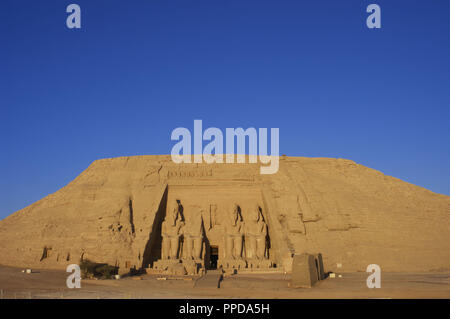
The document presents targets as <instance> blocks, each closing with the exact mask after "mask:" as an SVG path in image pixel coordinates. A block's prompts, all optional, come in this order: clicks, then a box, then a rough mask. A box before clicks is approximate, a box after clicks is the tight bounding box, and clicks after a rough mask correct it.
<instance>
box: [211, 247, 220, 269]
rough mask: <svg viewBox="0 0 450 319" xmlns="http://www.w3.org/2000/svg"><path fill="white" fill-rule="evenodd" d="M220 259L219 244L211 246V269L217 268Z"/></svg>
mask: <svg viewBox="0 0 450 319" xmlns="http://www.w3.org/2000/svg"><path fill="white" fill-rule="evenodd" d="M218 259H219V246H211V247H210V251H209V269H217V260H218Z"/></svg>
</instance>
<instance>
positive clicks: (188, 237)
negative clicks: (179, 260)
mask: <svg viewBox="0 0 450 319" xmlns="http://www.w3.org/2000/svg"><path fill="white" fill-rule="evenodd" d="M202 214H203V211H202V209H201V208H198V207H192V208H191V209H189V210H188V211H187V212H186V224H185V227H184V232H183V235H184V247H183V249H184V257H185V258H186V259H193V260H200V259H201V258H202V247H203V217H202Z"/></svg>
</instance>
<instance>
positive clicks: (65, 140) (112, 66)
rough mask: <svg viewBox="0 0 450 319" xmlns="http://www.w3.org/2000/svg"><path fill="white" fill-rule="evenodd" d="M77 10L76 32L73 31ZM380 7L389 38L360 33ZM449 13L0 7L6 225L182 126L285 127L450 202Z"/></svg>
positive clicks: (357, 2)
mask: <svg viewBox="0 0 450 319" xmlns="http://www.w3.org/2000/svg"><path fill="white" fill-rule="evenodd" d="M70 3H77V4H79V5H80V7H81V10H82V28H81V29H80V30H74V29H72V30H70V29H68V28H67V27H66V24H65V21H66V17H67V15H68V14H67V13H66V6H67V5H69V4H70ZM370 3H377V4H379V5H380V6H381V10H382V28H381V29H378V30H373V29H372V30H370V29H368V28H367V27H366V25H365V20H366V18H367V16H368V14H367V13H366V10H365V9H366V7H367V5H368V4H370ZM449 9H450V2H449V1H444V0H442V1H439V0H435V1H429V0H420V1H418V0H409V1H402V0H395V1H392V0H390V1H384V0H383V1H381V0H373V1H362V0H346V1H335V0H328V1H320V0H319V1H313V0H309V1H299V0H295V1H294V0H292V1H287V0H277V1H275V0H271V1H265V0H259V1H250V0H239V1H237V0H227V1H225V0H220V1H219V0H190V1H186V0H181V1H171V0H130V1H125V0H121V1H116V0H108V1H101V0H96V1H92V0H90V1H87V0H71V1H63V0H53V1H50V0H46V1H21V0H3V1H1V3H0V37H1V38H0V40H1V51H0V58H1V59H0V112H1V113H0V143H1V144H0V145H1V149H2V156H1V157H0V174H1V175H0V176H1V178H0V218H4V217H6V216H7V215H9V214H11V213H12V212H14V211H16V210H18V209H21V208H23V207H25V206H27V205H29V204H31V203H33V202H35V201H37V200H39V199H41V198H42V197H44V196H46V195H48V194H49V193H53V192H55V191H57V190H58V189H59V188H61V187H63V186H64V185H66V184H67V183H69V182H70V181H71V180H73V179H74V178H75V177H76V176H77V175H78V174H79V173H81V172H82V171H83V170H84V169H86V168H87V167H88V166H89V164H90V163H91V162H92V161H94V160H96V159H99V158H105V157H115V156H130V155H144V154H169V153H170V150H171V148H172V146H173V145H174V142H172V141H171V140H170V134H171V132H172V130H173V129H174V128H176V127H180V126H181V127H187V128H190V129H192V128H193V120H194V119H202V120H203V126H204V127H211V126H215V127H218V128H221V129H223V130H225V128H226V127H244V128H247V127H255V128H260V127H269V128H271V127H278V128H280V153H282V154H287V155H291V156H308V157H338V158H347V159H352V160H354V161H356V162H358V163H360V164H363V165H366V166H369V167H372V168H375V169H377V170H380V171H382V172H383V173H385V174H388V175H392V176H395V177H398V178H401V179H403V180H405V181H408V182H411V183H414V184H416V185H420V186H423V187H426V188H428V189H430V190H432V191H435V192H438V193H443V194H447V195H450V170H449V162H450V151H449V138H450V126H449V117H450V37H449V36H450V19H449V12H450V10H449Z"/></svg>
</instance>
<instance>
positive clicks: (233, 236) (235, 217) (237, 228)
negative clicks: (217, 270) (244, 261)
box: [225, 204, 244, 259]
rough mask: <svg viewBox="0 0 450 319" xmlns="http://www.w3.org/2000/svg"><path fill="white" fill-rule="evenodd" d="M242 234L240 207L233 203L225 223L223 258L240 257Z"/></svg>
mask: <svg viewBox="0 0 450 319" xmlns="http://www.w3.org/2000/svg"><path fill="white" fill-rule="evenodd" d="M243 234H244V222H243V221H242V217H241V214H240V208H239V205H237V204H234V205H233V208H232V209H231V210H230V211H229V213H228V220H227V222H226V223H225V239H226V241H225V245H226V250H225V251H226V254H225V258H227V259H240V258H241V257H242V242H243Z"/></svg>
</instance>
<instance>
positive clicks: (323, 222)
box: [0, 155, 450, 271]
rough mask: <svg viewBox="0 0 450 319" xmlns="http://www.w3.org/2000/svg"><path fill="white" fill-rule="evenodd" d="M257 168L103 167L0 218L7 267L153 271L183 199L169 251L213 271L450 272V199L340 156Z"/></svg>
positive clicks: (139, 162)
mask: <svg viewBox="0 0 450 319" xmlns="http://www.w3.org/2000/svg"><path fill="white" fill-rule="evenodd" d="M259 167H260V166H259V164H210V165H208V164H174V163H173V162H172V161H171V159H170V156H165V155H164V156H135V157H120V158H112V159H102V160H97V161H95V162H93V163H92V164H91V165H90V166H89V167H88V168H87V169H86V170H85V171H84V172H83V173H81V174H80V175H79V176H78V177H77V178H76V179H75V180H74V181H72V182H71V183H69V184H68V185H67V186H65V187H64V188H62V189H60V190H59V191H57V192H56V193H54V194H51V195H49V196H47V197H45V198H43V199H42V200H40V201H38V202H36V203H34V204H32V205H30V206H28V207H26V208H24V209H22V210H20V211H17V212H16V213H14V214H12V215H11V216H9V217H7V218H5V219H4V220H2V221H0V242H1V245H0V264H3V265H10V266H20V267H33V268H58V269H64V268H65V267H66V265H68V264H72V263H78V262H79V261H80V259H89V260H92V261H95V262H104V263H108V264H110V265H114V266H119V267H120V268H121V269H122V270H123V269H125V270H127V269H130V268H136V269H140V268H147V267H149V266H152V265H153V264H157V263H158V262H160V261H161V260H162V259H163V258H165V255H167V256H169V255H170V254H172V253H173V252H172V251H171V250H170V248H163V241H164V240H163V233H164V234H165V232H167V233H168V234H169V230H170V229H169V228H167V227H166V226H164V229H169V230H167V231H166V230H164V231H162V225H163V222H164V221H165V220H167V222H168V223H169V224H170V223H172V225H176V223H175V224H174V222H173V219H171V218H172V217H170V216H172V215H170V214H173V210H174V209H175V210H179V209H180V208H177V207H176V205H175V204H174V203H177V201H178V203H180V204H181V205H182V206H181V213H182V215H180V217H179V218H180V220H179V221H180V224H179V226H180V227H179V229H178V230H177V231H179V232H180V242H179V244H177V243H175V241H173V240H172V239H170V240H169V241H168V240H166V242H165V243H164V245H165V246H164V247H169V246H168V245H171V246H170V247H177V248H176V249H177V252H176V253H177V254H178V256H176V257H177V258H194V259H195V258H198V256H201V258H204V262H205V266H206V267H207V268H208V266H209V265H210V263H214V264H217V263H218V264H221V263H222V264H223V263H224V262H225V263H229V262H230V260H231V263H233V262H234V263H235V264H239V265H241V263H240V262H241V260H243V261H244V262H245V264H246V265H249V264H258V262H259V261H262V262H263V263H264V262H265V263H266V264H267V265H268V267H272V268H273V269H276V270H279V271H290V269H291V268H290V267H291V265H292V256H293V255H294V254H301V253H311V254H316V253H318V252H320V253H322V255H323V263H324V266H325V271H365V270H366V267H367V265H369V264H378V265H380V267H381V269H382V270H383V271H439V270H450V223H449V221H450V197H449V196H445V195H439V194H435V193H433V192H430V191H428V190H426V189H423V188H421V187H418V186H414V185H411V184H408V183H405V182H403V181H401V180H399V179H396V178H393V177H389V176H386V175H384V174H382V173H380V172H378V171H375V170H373V169H370V168H367V167H364V166H362V165H359V164H356V163H354V162H352V161H349V160H343V159H328V158H295V157H284V156H283V157H281V158H280V169H279V171H278V173H276V174H273V175H260V174H259ZM258 207H259V208H258ZM166 213H169V214H168V215H166ZM199 214H200V215H201V219H200V218H199V217H198V216H199ZM173 216H175V215H173ZM195 216H197V217H195ZM236 216H237V217H236ZM166 217H167V218H166ZM235 217H236V218H235ZM171 220H172V221H171ZM189 225H190V226H189ZM199 225H200V226H199ZM236 225H238V226H239V227H238V228H236V227H237V226H236ZM174 227H175V226H174ZM176 227H178V226H176ZM199 227H201V231H200V230H199V229H200V228H199ZM233 227H234V228H233ZM183 229H185V232H186V233H185V234H186V236H185V238H186V241H185V242H184V239H183V238H184V237H183ZM239 234H241V235H239ZM168 236H169V235H168ZM239 236H242V237H239ZM169 237H170V236H169ZM169 237H167V238H169ZM227 243H231V244H227ZM177 245H179V247H178V246H177ZM230 245H232V246H230ZM240 245H242V247H240ZM167 249H169V252H167V251H166V252H165V251H164V250H167ZM167 258H169V257H167ZM217 259H218V260H217ZM233 260H234V261H233ZM255 261H258V262H256V263H254V262H255ZM337 264H341V265H342V266H341V265H339V266H340V268H339V269H337ZM243 267H245V266H243Z"/></svg>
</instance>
